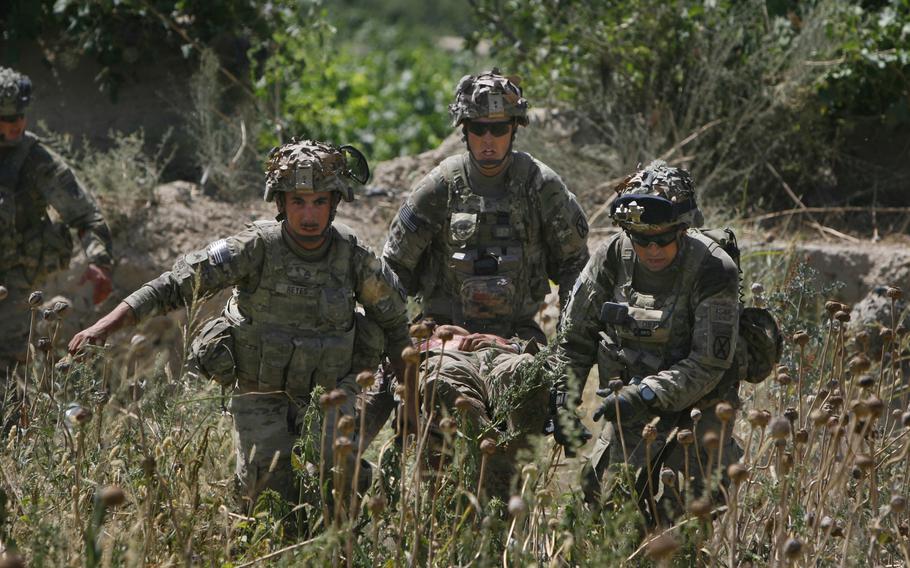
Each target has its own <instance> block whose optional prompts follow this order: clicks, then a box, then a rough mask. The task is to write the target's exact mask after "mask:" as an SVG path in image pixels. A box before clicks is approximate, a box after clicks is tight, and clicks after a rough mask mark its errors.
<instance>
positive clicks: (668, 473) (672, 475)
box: [660, 467, 676, 487]
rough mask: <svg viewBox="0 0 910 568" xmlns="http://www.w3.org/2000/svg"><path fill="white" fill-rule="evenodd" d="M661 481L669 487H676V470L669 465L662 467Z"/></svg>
mask: <svg viewBox="0 0 910 568" xmlns="http://www.w3.org/2000/svg"><path fill="white" fill-rule="evenodd" d="M660 482H661V483H663V484H664V485H666V486H667V487H676V472H675V471H673V470H672V469H670V468H668V467H665V468H663V469H661V470H660Z"/></svg>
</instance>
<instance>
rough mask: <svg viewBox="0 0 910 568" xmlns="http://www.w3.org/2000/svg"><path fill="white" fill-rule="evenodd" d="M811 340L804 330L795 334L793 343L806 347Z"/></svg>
mask: <svg viewBox="0 0 910 568" xmlns="http://www.w3.org/2000/svg"><path fill="white" fill-rule="evenodd" d="M809 339H810V338H809V334H808V333H806V332H805V331H802V330H800V331H797V332H796V333H794V334H793V343H795V344H797V345H799V346H800V347H805V346H806V344H808V343H809Z"/></svg>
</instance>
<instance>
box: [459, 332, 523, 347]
mask: <svg viewBox="0 0 910 568" xmlns="http://www.w3.org/2000/svg"><path fill="white" fill-rule="evenodd" d="M491 345H504V346H508V345H510V343H509V342H508V341H507V340H505V339H503V338H502V337H499V336H498V335H493V334H491V333H471V334H469V335H465V336H464V337H462V338H461V345H459V346H458V349H460V350H461V351H477V350H478V349H482V348H484V347H490V346H491Z"/></svg>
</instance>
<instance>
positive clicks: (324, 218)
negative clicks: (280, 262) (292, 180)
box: [284, 191, 332, 248]
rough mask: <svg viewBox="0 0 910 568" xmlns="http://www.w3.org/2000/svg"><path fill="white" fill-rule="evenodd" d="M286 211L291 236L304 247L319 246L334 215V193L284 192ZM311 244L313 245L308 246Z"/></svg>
mask: <svg viewBox="0 0 910 568" xmlns="http://www.w3.org/2000/svg"><path fill="white" fill-rule="evenodd" d="M284 213H285V215H287V226H288V231H289V232H290V233H291V236H293V237H295V238H296V239H298V240H299V241H300V242H301V244H302V245H303V246H304V248H317V247H318V246H319V245H321V244H322V240H323V233H324V232H325V230H326V228H327V227H328V226H329V219H330V218H331V216H332V193H331V192H329V191H319V192H316V193H311V192H303V191H294V192H289V193H285V194H284ZM307 244H311V245H312V247H308V246H307Z"/></svg>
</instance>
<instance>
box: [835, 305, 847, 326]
mask: <svg viewBox="0 0 910 568" xmlns="http://www.w3.org/2000/svg"><path fill="white" fill-rule="evenodd" d="M845 307H846V306H845ZM834 319H836V320H837V321H839V322H841V323H847V322H848V321H850V313H849V312H845V311H844V310H840V311H838V312H837V313H835V314H834Z"/></svg>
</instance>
